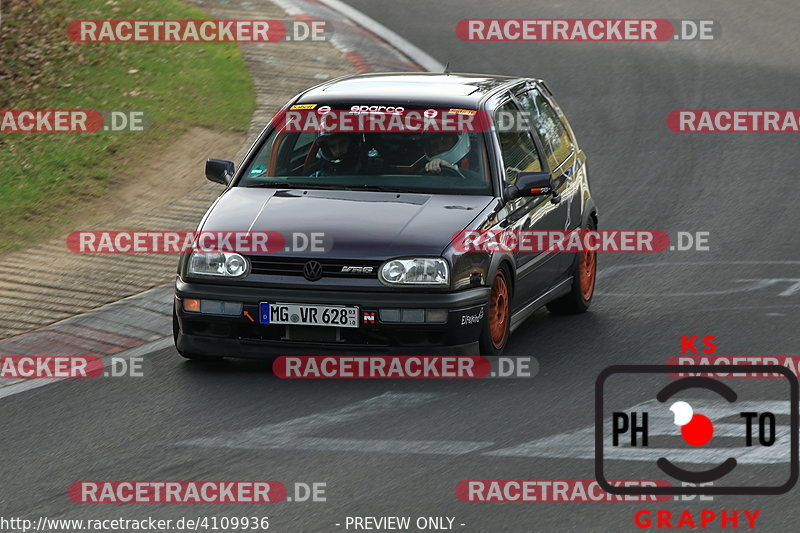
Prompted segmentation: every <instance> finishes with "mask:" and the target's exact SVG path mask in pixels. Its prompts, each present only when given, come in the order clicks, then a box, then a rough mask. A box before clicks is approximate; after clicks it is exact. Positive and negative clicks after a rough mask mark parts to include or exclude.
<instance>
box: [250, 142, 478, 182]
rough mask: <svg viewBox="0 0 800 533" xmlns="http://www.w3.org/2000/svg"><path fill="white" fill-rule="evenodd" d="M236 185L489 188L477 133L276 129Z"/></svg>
mask: <svg viewBox="0 0 800 533" xmlns="http://www.w3.org/2000/svg"><path fill="white" fill-rule="evenodd" d="M237 186H239V187H274V188H304V189H341V190H350V189H354V190H355V189H359V190H377V191H392V192H409V193H429V194H468V195H491V194H492V184H491V179H490V177H489V173H488V170H487V157H486V146H485V143H484V138H483V133H482V132H480V131H473V132H466V131H461V132H459V131H422V132H419V131H414V132H411V131H409V132H406V131H400V132H397V131H392V132H380V131H378V132H375V131H368V132H364V131H285V128H276V129H275V130H273V131H272V133H271V134H270V135H269V137H268V138H267V139H266V140H265V141H264V143H263V144H262V145H261V146H260V147H259V149H258V151H257V153H256V154H255V156H254V157H253V159H252V160H251V162H250V164H249V165H248V167H247V168H246V169H245V172H244V175H243V177H242V179H241V180H240V181H239V182H238V183H237Z"/></svg>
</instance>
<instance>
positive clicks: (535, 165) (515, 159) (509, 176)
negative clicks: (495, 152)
mask: <svg viewBox="0 0 800 533" xmlns="http://www.w3.org/2000/svg"><path fill="white" fill-rule="evenodd" d="M518 114H519V110H518V109H517V108H516V107H515V106H514V104H512V103H511V102H507V103H505V104H503V105H502V106H500V107H499V108H498V109H497V111H496V112H495V125H496V126H498V127H497V137H498V140H499V141H500V151H501V153H502V156H503V168H504V169H505V171H506V178H505V179H506V185H513V184H514V183H516V182H517V178H518V177H519V173H520V172H541V171H542V163H541V162H540V161H539V153H538V152H537V151H536V145H535V144H533V139H531V136H530V135H529V134H528V132H527V131H520V130H519V128H515V127H511V128H508V127H502V125H503V124H508V123H509V122H512V123H514V124H516V123H517V121H514V120H511V121H509V119H508V117H516V116H517V115H518ZM504 117H505V118H504Z"/></svg>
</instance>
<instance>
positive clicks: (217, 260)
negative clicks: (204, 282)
mask: <svg viewBox="0 0 800 533" xmlns="http://www.w3.org/2000/svg"><path fill="white" fill-rule="evenodd" d="M249 271H250V262H249V261H248V260H247V258H246V257H244V256H243V255H240V254H236V253H232V252H194V253H193V254H192V256H191V257H190V258H189V275H197V276H218V277H221V278H240V277H242V276H244V275H246V274H247V273H248V272H249Z"/></svg>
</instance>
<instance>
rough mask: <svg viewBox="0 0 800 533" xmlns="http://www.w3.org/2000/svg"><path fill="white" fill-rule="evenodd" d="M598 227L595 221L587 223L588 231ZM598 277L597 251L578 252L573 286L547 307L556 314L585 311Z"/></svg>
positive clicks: (573, 271)
mask: <svg viewBox="0 0 800 533" xmlns="http://www.w3.org/2000/svg"><path fill="white" fill-rule="evenodd" d="M595 229H596V225H595V223H594V222H591V221H590V222H589V223H588V224H587V225H586V230H587V231H593V230H595ZM596 278H597V251H596V250H584V251H582V252H579V253H578V254H577V257H576V258H575V263H574V265H573V267H572V287H571V288H570V291H569V293H568V294H565V295H564V296H562V297H560V298H558V299H556V300H553V301H552V302H550V303H549V304H547V309H548V310H549V311H550V312H551V313H553V314H556V315H574V314H578V313H585V312H586V310H587V309H589V305H591V303H592V296H594V285H595V280H596Z"/></svg>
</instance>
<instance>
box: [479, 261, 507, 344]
mask: <svg viewBox="0 0 800 533" xmlns="http://www.w3.org/2000/svg"><path fill="white" fill-rule="evenodd" d="M511 294H512V290H511V276H510V275H509V273H508V269H507V268H506V267H505V266H501V267H500V268H499V269H497V272H496V273H495V275H494V280H492V291H491V293H490V295H489V303H488V304H487V307H488V312H487V313H486V320H484V321H483V328H482V330H481V336H480V338H479V339H478V345H479V347H480V352H481V355H488V356H495V355H500V354H502V353H503V350H505V347H506V343H507V342H508V337H509V335H510V334H511V333H510V326H511Z"/></svg>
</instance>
